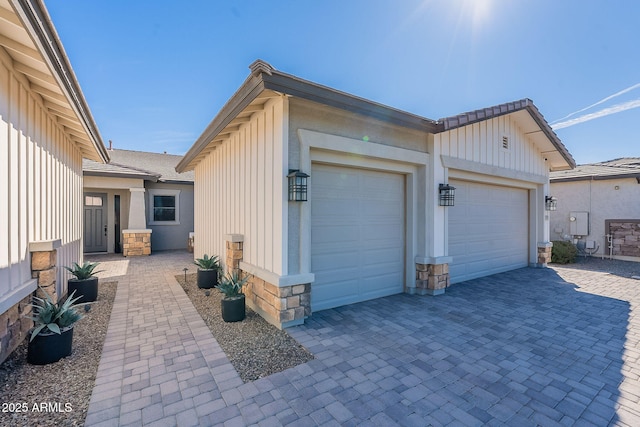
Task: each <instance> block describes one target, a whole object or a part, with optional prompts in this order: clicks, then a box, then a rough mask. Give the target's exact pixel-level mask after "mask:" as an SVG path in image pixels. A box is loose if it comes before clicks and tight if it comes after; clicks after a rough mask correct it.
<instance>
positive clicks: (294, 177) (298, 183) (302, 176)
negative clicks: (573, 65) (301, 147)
mask: <svg viewBox="0 0 640 427" xmlns="http://www.w3.org/2000/svg"><path fill="white" fill-rule="evenodd" d="M287 178H288V179H289V201H290V202H306V201H307V178H309V175H307V174H306V173H304V172H300V171H299V170H298V169H289V175H287Z"/></svg>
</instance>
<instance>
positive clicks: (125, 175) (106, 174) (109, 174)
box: [82, 170, 158, 182]
mask: <svg viewBox="0 0 640 427" xmlns="http://www.w3.org/2000/svg"><path fill="white" fill-rule="evenodd" d="M82 174H83V175H84V176H101V177H105V178H131V179H143V180H145V181H151V182H158V178H157V177H156V176H153V175H136V174H130V173H118V172H106V171H86V170H85V171H82Z"/></svg>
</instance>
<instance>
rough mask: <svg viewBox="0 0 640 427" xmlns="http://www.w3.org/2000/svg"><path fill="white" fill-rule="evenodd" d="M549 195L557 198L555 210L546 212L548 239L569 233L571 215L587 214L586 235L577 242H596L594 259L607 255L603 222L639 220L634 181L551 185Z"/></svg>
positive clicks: (637, 188) (639, 194)
mask: <svg viewBox="0 0 640 427" xmlns="http://www.w3.org/2000/svg"><path fill="white" fill-rule="evenodd" d="M616 187H617V189H616ZM551 194H552V195H553V196H555V197H557V198H558V208H557V210H556V211H552V212H550V216H551V225H550V228H551V238H552V239H553V240H562V238H563V236H564V235H569V234H570V233H569V226H570V221H569V217H570V213H571V212H576V211H577V212H588V213H589V234H588V235H587V236H582V237H581V239H580V240H582V241H583V242H586V241H587V240H594V241H596V243H597V245H598V247H599V248H598V251H597V252H596V255H598V256H602V255H608V252H607V249H606V248H607V243H606V239H605V235H606V234H607V230H606V229H605V220H608V219H640V184H638V183H637V181H636V179H635V178H624V179H608V180H598V181H595V180H594V181H591V180H588V181H570V182H555V183H554V182H552V183H551Z"/></svg>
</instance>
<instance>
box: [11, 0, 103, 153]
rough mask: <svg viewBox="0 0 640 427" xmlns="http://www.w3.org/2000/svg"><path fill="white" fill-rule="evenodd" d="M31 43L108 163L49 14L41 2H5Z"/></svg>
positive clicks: (13, 0)
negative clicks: (38, 49) (10, 5)
mask: <svg viewBox="0 0 640 427" xmlns="http://www.w3.org/2000/svg"><path fill="white" fill-rule="evenodd" d="M9 1H10V2H11V3H12V5H13V8H14V10H15V11H16V13H17V14H18V15H19V17H20V20H21V21H22V22H23V23H24V27H25V29H26V30H27V32H28V33H29V35H30V37H31V39H32V40H33V42H34V43H35V44H36V45H37V46H39V48H40V51H41V52H42V54H43V56H44V59H45V61H46V62H47V65H48V66H49V68H50V69H51V71H52V73H53V77H54V78H55V79H56V80H57V81H58V84H59V86H60V88H61V89H62V90H63V91H64V92H65V93H66V97H67V99H68V100H69V101H70V102H69V103H70V104H71V107H72V108H74V109H75V110H76V114H77V115H78V118H80V119H81V122H82V124H83V127H84V128H85V132H87V135H89V137H90V139H91V144H92V146H93V148H94V150H95V152H96V154H97V155H98V157H99V158H100V160H101V161H102V162H103V163H107V162H108V161H109V154H108V153H107V148H106V147H105V145H104V143H103V142H102V138H101V136H100V133H99V132H98V127H97V125H96V123H95V121H94V120H93V116H92V115H91V111H90V110H89V106H88V104H87V102H86V100H85V99H84V96H83V94H82V90H81V89H80V84H79V83H78V80H77V78H76V76H75V74H74V72H73V69H72V68H71V64H70V63H69V60H68V57H67V55H66V53H65V52H64V48H63V47H62V43H61V42H60V38H59V37H58V34H57V32H56V30H55V28H54V27H53V23H52V22H51V18H50V17H49V13H48V12H47V10H46V7H45V6H44V3H42V1H41V0H35V1H29V0H9Z"/></svg>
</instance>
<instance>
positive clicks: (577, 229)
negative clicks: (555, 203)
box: [569, 212, 589, 236]
mask: <svg viewBox="0 0 640 427" xmlns="http://www.w3.org/2000/svg"><path fill="white" fill-rule="evenodd" d="M569 234H571V235H572V236H588V235H589V212H570V213H569Z"/></svg>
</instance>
